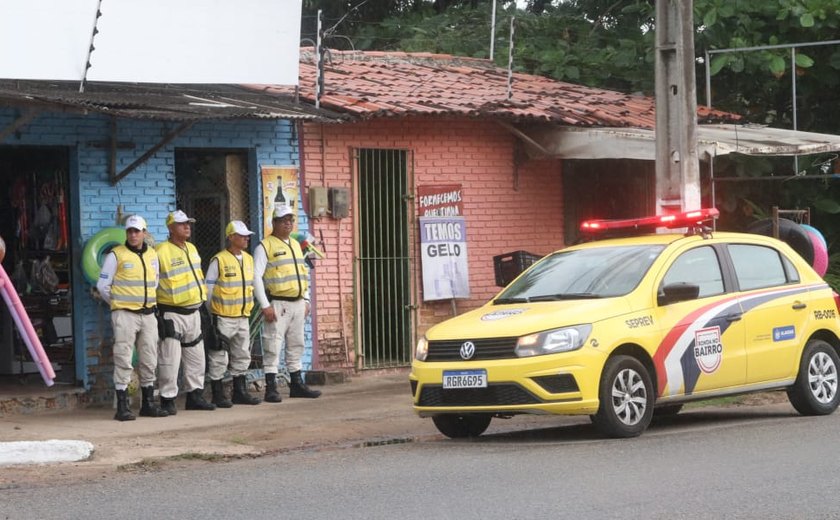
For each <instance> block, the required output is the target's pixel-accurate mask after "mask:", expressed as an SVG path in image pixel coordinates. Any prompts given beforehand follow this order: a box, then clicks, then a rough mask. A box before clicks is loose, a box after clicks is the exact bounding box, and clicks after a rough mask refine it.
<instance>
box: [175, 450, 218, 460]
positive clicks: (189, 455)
mask: <svg viewBox="0 0 840 520" xmlns="http://www.w3.org/2000/svg"><path fill="white" fill-rule="evenodd" d="M225 458H226V457H225V456H224V455H219V454H218V453H196V452H194V451H188V452H186V453H181V454H178V455H172V456H171V457H167V459H168V460H203V461H205V462H219V461H223V460H225Z"/></svg>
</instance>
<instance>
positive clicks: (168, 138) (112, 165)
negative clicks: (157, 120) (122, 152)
mask: <svg viewBox="0 0 840 520" xmlns="http://www.w3.org/2000/svg"><path fill="white" fill-rule="evenodd" d="M195 123H196V121H186V122H184V123H181V124H180V125H179V126H178V128H176V129H175V130H172V131H171V132H169V133H167V134H166V135H164V136H163V138H162V139H161V140H160V142H158V143H157V144H156V145H154V146H152V147H151V148H149V149H148V150H147V151H146V153H144V154H143V155H141V156H140V157H139V158H138V159H137V160H136V161H134V162H133V163H131V164H129V165H128V166H126V167H125V168H124V169H123V171H121V172H120V173H117V121H116V119H114V118H112V119H111V129H110V130H111V154H110V158H109V161H108V163H109V164H108V178H109V179H110V181H111V185H112V186H113V185H116V184H117V183H118V182H120V181H121V180H122V179H123V178H124V177H125V176H126V175H128V174H129V173H131V172H132V171H134V169H135V168H137V167H138V166H140V165H141V164H143V163H144V162H146V161H148V160H149V159H150V158H151V157H152V156H153V155H154V154H155V153H157V151H158V150H160V149H161V148H163V147H164V146H166V145H168V144H169V143H170V142H172V140H174V139H175V138H176V137H178V136H179V135H181V134H182V133H184V132H186V131H187V130H189V129H190V128H191V127H192V126H193V125H194V124H195Z"/></svg>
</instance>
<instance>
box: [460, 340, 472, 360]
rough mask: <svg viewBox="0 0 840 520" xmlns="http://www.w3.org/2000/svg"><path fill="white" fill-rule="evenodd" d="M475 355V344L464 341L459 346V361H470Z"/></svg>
mask: <svg viewBox="0 0 840 520" xmlns="http://www.w3.org/2000/svg"><path fill="white" fill-rule="evenodd" d="M474 355H475V343H473V342H472V341H465V342H464V343H463V344H462V345H461V359H472V357H473V356H474Z"/></svg>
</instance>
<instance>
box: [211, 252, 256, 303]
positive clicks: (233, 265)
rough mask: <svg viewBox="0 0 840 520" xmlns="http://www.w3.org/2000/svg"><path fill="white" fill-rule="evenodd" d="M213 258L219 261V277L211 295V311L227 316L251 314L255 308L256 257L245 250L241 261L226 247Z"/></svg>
mask: <svg viewBox="0 0 840 520" xmlns="http://www.w3.org/2000/svg"><path fill="white" fill-rule="evenodd" d="M213 260H215V261H217V262H218V263H219V277H218V278H217V279H216V285H214V286H213V294H212V295H210V312H212V313H213V314H216V315H217V316H225V317H227V318H240V317H243V316H244V317H248V316H250V315H251V309H253V308H254V257H252V256H251V255H249V254H248V253H246V252H245V251H243V252H242V262H241V263H240V262H239V259H238V258H236V257H235V256H234V255H233V253H231V252H230V251H228V250H227V249H225V250H224V251H221V252H219V253H218V254H216V256H214V257H213ZM213 260H210V261H211V262H212V261H213Z"/></svg>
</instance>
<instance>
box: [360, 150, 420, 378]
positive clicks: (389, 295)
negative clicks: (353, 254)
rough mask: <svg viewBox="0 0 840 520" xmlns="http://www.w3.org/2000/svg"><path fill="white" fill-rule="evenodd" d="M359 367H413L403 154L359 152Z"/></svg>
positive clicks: (405, 158) (406, 173) (406, 176)
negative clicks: (411, 363)
mask: <svg viewBox="0 0 840 520" xmlns="http://www.w3.org/2000/svg"><path fill="white" fill-rule="evenodd" d="M355 159H356V171H357V172H358V186H359V190H358V195H359V199H358V205H357V207H358V214H359V219H358V226H359V227H358V236H359V250H358V255H359V256H358V258H357V260H358V263H357V266H358V271H357V273H358V279H357V282H358V283H357V298H356V302H357V313H356V315H357V316H358V322H357V323H358V336H359V342H358V347H357V354H358V360H359V361H358V365H359V368H366V369H369V368H387V367H399V366H406V365H408V364H409V363H410V362H411V353H412V350H413V349H412V345H411V313H412V308H413V307H412V290H411V269H410V268H411V259H410V247H409V244H410V240H409V218H410V212H409V207H410V205H409V197H408V195H409V183H408V181H409V168H408V152H406V151H404V150H356V158H355Z"/></svg>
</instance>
